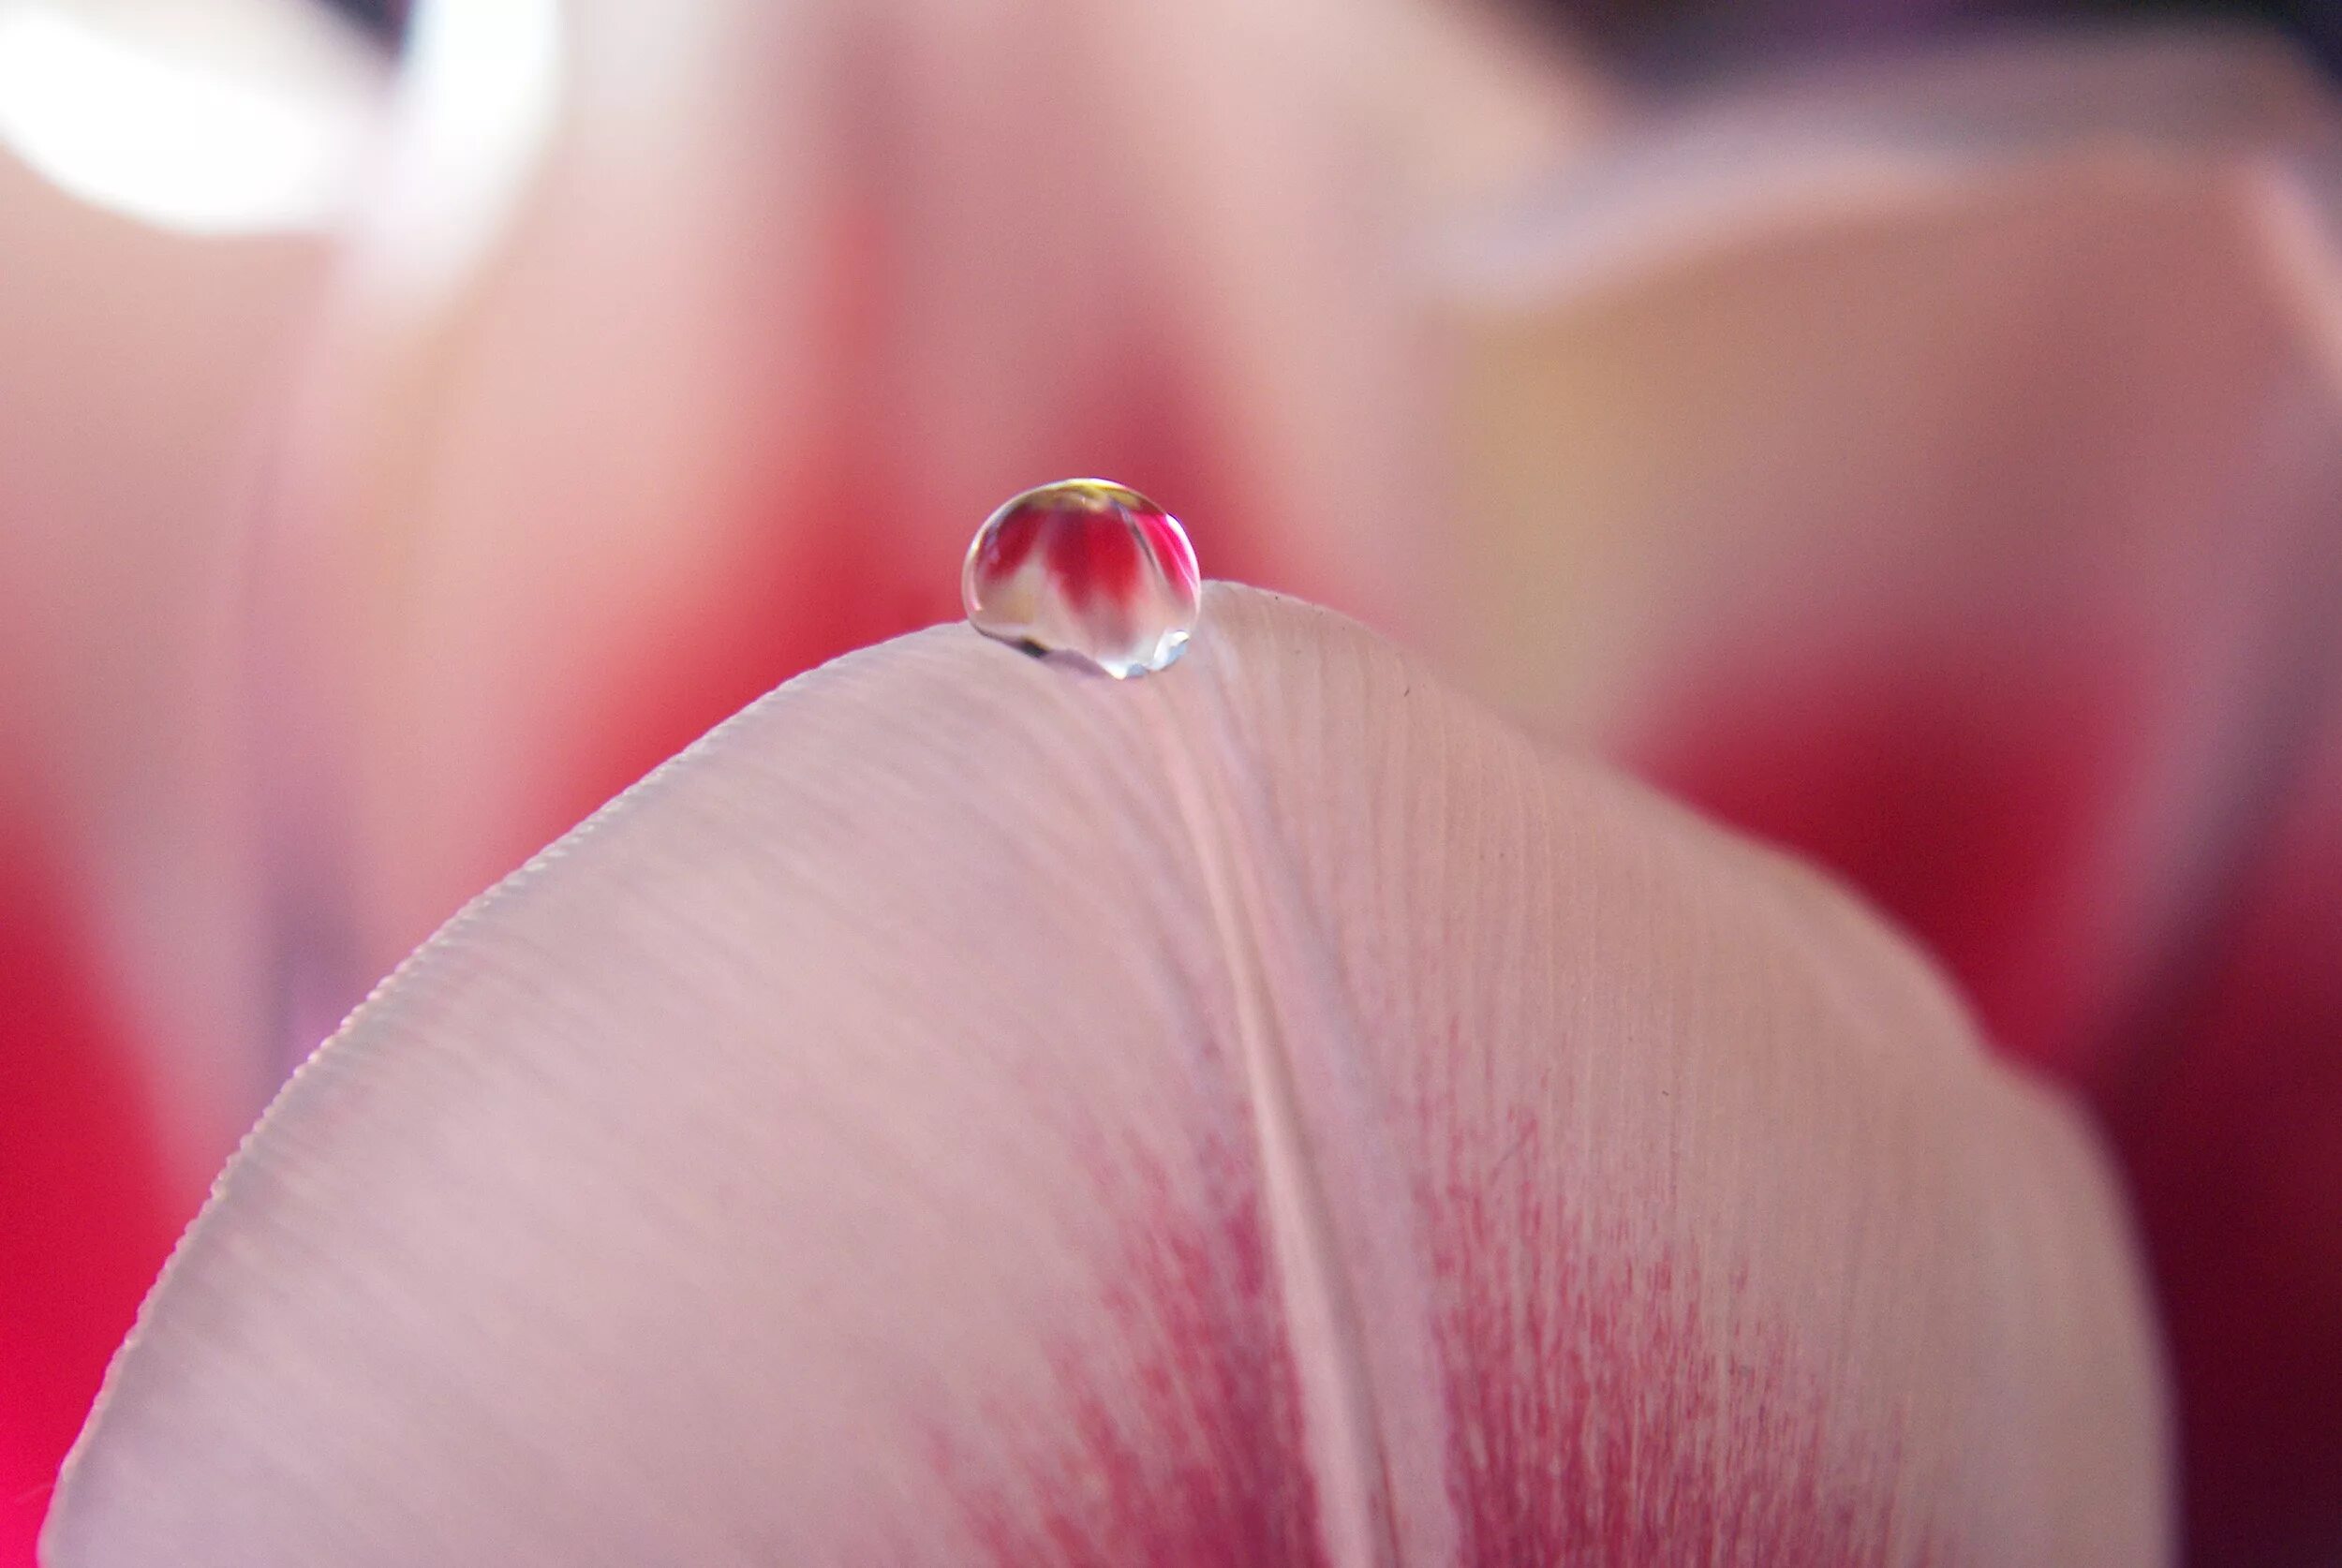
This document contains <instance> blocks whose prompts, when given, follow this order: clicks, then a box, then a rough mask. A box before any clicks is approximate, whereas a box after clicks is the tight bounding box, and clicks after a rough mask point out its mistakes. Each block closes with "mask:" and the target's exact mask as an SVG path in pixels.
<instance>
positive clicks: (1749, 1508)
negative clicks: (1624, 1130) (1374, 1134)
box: [1427, 1114, 1948, 1568]
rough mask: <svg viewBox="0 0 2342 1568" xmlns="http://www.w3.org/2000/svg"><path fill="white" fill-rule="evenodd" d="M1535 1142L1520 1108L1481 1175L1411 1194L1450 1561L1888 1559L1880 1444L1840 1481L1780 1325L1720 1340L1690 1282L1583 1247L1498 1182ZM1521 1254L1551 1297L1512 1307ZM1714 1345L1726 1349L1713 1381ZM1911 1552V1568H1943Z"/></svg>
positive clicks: (1522, 1192)
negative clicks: (1427, 1261) (1454, 1522)
mask: <svg viewBox="0 0 2342 1568" xmlns="http://www.w3.org/2000/svg"><path fill="white" fill-rule="evenodd" d="M1542 1136H1543V1135H1542V1132H1541V1130H1540V1128H1539V1127H1538V1125H1537V1123H1536V1121H1535V1120H1534V1117H1529V1116H1527V1115H1526V1114H1523V1115H1522V1116H1521V1117H1519V1118H1518V1119H1517V1124H1516V1126H1515V1128H1514V1129H1512V1130H1511V1137H1510V1140H1509V1143H1508V1147H1507V1151H1506V1153H1505V1157H1504V1159H1503V1160H1502V1161H1501V1163H1500V1164H1499V1166H1498V1167H1497V1169H1496V1170H1495V1171H1494V1172H1493V1173H1491V1172H1490V1171H1489V1170H1488V1169H1487V1168H1485V1161H1484V1160H1483V1159H1482V1158H1481V1157H1482V1156H1484V1155H1485V1152H1486V1151H1484V1150H1482V1151H1475V1155H1474V1156H1473V1159H1472V1167H1471V1169H1470V1170H1468V1171H1461V1172H1459V1173H1458V1174H1457V1175H1456V1176H1454V1177H1453V1178H1452V1179H1451V1180H1450V1182H1449V1184H1448V1185H1447V1187H1446V1188H1445V1191H1435V1192H1432V1193H1430V1194H1429V1195H1428V1197H1427V1202H1428V1204H1429V1205H1430V1207H1431V1209H1432V1211H1433V1212H1434V1214H1435V1215H1437V1216H1438V1221H1437V1223H1436V1224H1435V1226H1433V1227H1432V1228H1431V1229H1430V1234H1431V1235H1434V1236H1436V1237H1437V1238H1438V1240H1437V1242H1436V1247H1437V1255H1436V1257H1435V1263H1436V1265H1437V1268H1438V1273H1439V1277H1440V1278H1441V1279H1442V1280H1444V1281H1445V1284H1446V1287H1447V1288H1446V1290H1445V1292H1444V1293H1443V1294H1444V1295H1445V1299H1447V1300H1448V1301H1450V1302H1452V1303H1454V1307H1453V1309H1452V1314H1451V1316H1450V1318H1449V1319H1448V1321H1447V1322H1446V1324H1445V1328H1444V1332H1443V1346H1442V1351H1443V1356H1444V1359H1445V1363H1446V1366H1447V1371H1448V1378H1449V1387H1448V1397H1449V1400H1450V1406H1451V1417H1452V1419H1453V1422H1454V1429H1455V1431H1456V1433H1457V1434H1458V1442H1457V1449H1456V1452H1455V1453H1454V1454H1453V1455H1452V1456H1450V1460H1449V1463H1450V1466H1451V1473H1452V1476H1453V1481H1452V1485H1453V1487H1454V1490H1455V1493H1456V1495H1457V1498H1458V1501H1459V1504H1460V1509H1459V1511H1460V1515H1461V1516H1462V1519H1463V1522H1464V1525H1465V1528H1466V1530H1467V1531H1468V1537H1467V1544H1466V1547H1465V1550H1464V1551H1463V1553H1462V1561H1465V1562H1469V1563H1475V1564H1476V1563H1491V1564H1493V1563H1507V1564H1509V1563H1578V1562H1584V1563H1600V1564H1602V1565H1603V1568H1674V1565H1676V1564H1681V1563H1686V1562H1747V1563H1792V1562H1794V1563H1800V1564H1806V1565H1810V1568H1857V1565H1864V1564H1871V1563H1876V1562H1880V1561H1886V1560H1887V1552H1888V1549H1889V1542H1890V1539H1891V1536H1890V1531H1892V1530H1893V1529H1894V1528H1895V1527H1896V1523H1897V1521H1896V1520H1895V1517H1894V1509H1895V1501H1894V1498H1893V1496H1892V1485H1893V1479H1894V1477H1895V1476H1896V1474H1897V1472H1898V1469H1899V1465H1898V1463H1897V1461H1896V1458H1895V1454H1896V1451H1897V1449H1898V1447H1899V1441H1900V1440H1899V1435H1898V1434H1896V1433H1893V1432H1879V1433H1866V1434H1863V1435H1862V1442H1861V1443H1860V1449H1859V1451H1860V1454H1861V1456H1862V1458H1863V1460H1864V1461H1865V1462H1866V1463H1867V1465H1868V1467H1869V1468H1868V1471H1867V1473H1866V1474H1864V1475H1860V1476H1853V1475H1848V1474H1845V1473H1844V1468H1845V1467H1844V1463H1843V1459H1842V1457H1834V1456H1837V1455H1841V1454H1842V1453H1843V1450H1842V1449H1833V1442H1834V1440H1836V1439H1837V1438H1838V1437H1839V1436H1840V1435H1841V1434H1838V1433H1836V1432H1834V1431H1833V1429H1832V1419H1831V1410H1830V1407H1829V1404H1828V1401H1827V1399H1826V1398H1825V1397H1824V1393H1823V1386H1822V1383H1821V1382H1820V1380H1819V1379H1818V1378H1816V1377H1814V1376H1812V1375H1809V1374H1807V1373H1805V1372H1803V1371H1801V1369H1800V1367H1799V1363H1798V1361H1797V1358H1796V1356H1795V1354H1793V1350H1792V1346H1793V1344H1794V1342H1795V1339H1794V1336H1793V1334H1792V1332H1791V1325H1787V1324H1760V1325H1756V1326H1755V1327H1753V1328H1752V1327H1751V1326H1749V1325H1742V1326H1741V1328H1740V1331H1739V1333H1738V1334H1737V1335H1735V1336H1734V1337H1733V1338H1732V1339H1731V1340H1729V1341H1727V1340H1725V1339H1723V1338H1722V1337H1721V1336H1719V1335H1718V1334H1717V1333H1716V1332H1715V1327H1714V1325H1712V1324H1711V1323H1710V1321H1709V1320H1708V1317H1707V1314H1706V1313H1705V1312H1704V1311H1703V1309H1702V1308H1701V1306H1700V1303H1701V1301H1702V1300H1703V1299H1706V1298H1707V1295H1708V1292H1707V1290H1706V1288H1705V1287H1704V1286H1703V1285H1702V1284H1701V1283H1700V1282H1699V1280H1698V1279H1697V1275H1698V1272H1699V1271H1698V1269H1697V1266H1695V1265H1690V1264H1687V1263H1686V1262H1684V1261H1682V1260H1680V1259H1671V1258H1668V1257H1666V1256H1664V1255H1662V1256H1658V1257H1648V1256H1646V1257H1644V1258H1642V1259H1641V1260H1639V1261H1638V1253H1637V1250H1636V1243H1634V1242H1633V1241H1632V1240H1631V1239H1630V1238H1629V1237H1628V1236H1627V1235H1625V1234H1623V1230H1619V1231H1614V1230H1610V1229H1608V1228H1605V1227H1602V1226H1596V1227H1595V1228H1594V1229H1593V1233H1592V1236H1591V1239H1590V1240H1589V1239H1587V1233H1586V1232H1585V1231H1584V1230H1582V1229H1581V1228H1580V1226H1579V1224H1578V1223H1576V1222H1574V1220H1572V1218H1571V1217H1570V1216H1569V1214H1568V1212H1567V1208H1566V1203H1565V1200H1564V1198H1562V1197H1561V1196H1560V1195H1558V1194H1555V1193H1553V1192H1550V1191H1538V1190H1535V1187H1534V1182H1532V1183H1522V1182H1520V1181H1519V1180H1518V1179H1516V1180H1515V1181H1514V1182H1512V1183H1510V1184H1507V1183H1505V1181H1504V1180H1503V1179H1502V1178H1503V1176H1504V1175H1505V1172H1506V1171H1515V1172H1524V1173H1526V1172H1549V1171H1551V1170H1552V1169H1553V1166H1552V1164H1551V1163H1550V1162H1549V1158H1548V1157H1547V1156H1546V1155H1545V1153H1544V1152H1543V1150H1542V1149H1541V1147H1540V1144H1541V1142H1542ZM1635 1229H1636V1230H1637V1231H1638V1232H1640V1233H1644V1234H1647V1228H1646V1227H1643V1226H1639V1225H1638V1226H1637V1227H1635ZM1646 1250H1647V1249H1646ZM1524 1255H1525V1256H1529V1257H1534V1258H1547V1259H1556V1260H1560V1261H1561V1262H1562V1264H1563V1267H1562V1268H1561V1271H1560V1273H1561V1284H1560V1288H1558V1289H1542V1288H1534V1287H1533V1288H1530V1289H1527V1290H1525V1291H1524V1290H1523V1289H1522V1288H1521V1278H1522V1276H1521V1269H1520V1264H1521V1259H1522V1258H1523V1256H1524ZM1722 1294H1723V1295H1724V1298H1725V1299H1727V1300H1729V1299H1732V1298H1733V1297H1734V1296H1735V1295H1737V1294H1740V1293H1737V1292H1725V1293H1722ZM1727 1342H1729V1343H1734V1344H1737V1345H1739V1346H1741V1347H1742V1349H1741V1350H1740V1351H1739V1353H1738V1354H1737V1355H1736V1356H1735V1358H1734V1360H1733V1361H1732V1363H1731V1364H1730V1365H1729V1366H1727V1367H1724V1368H1719V1367H1718V1365H1717V1363H1716V1360H1715V1357H1716V1354H1717V1352H1718V1348H1719V1346H1720V1345H1721V1344H1724V1343H1727ZM1751 1347H1753V1348H1751ZM1720 1440H1732V1441H1728V1442H1727V1441H1720ZM1720 1456H1722V1457H1728V1460H1729V1462H1728V1463H1720V1462H1719V1459H1720ZM1904 1528H1905V1529H1906V1530H1908V1529H1910V1528H1911V1527H1910V1525H1909V1523H1908V1522H1905V1527H1904ZM1927 1539H1928V1540H1929V1541H1930V1542H1931V1544H1929V1545H1926V1546H1923V1547H1922V1549H1921V1550H1920V1555H1919V1557H1918V1559H1917V1561H1920V1562H1923V1563H1927V1562H1935V1561H1943V1560H1944V1559H1945V1558H1946V1557H1947V1556H1948V1554H1947V1553H1946V1552H1945V1551H1944V1549H1943V1548H1942V1547H1940V1546H1934V1545H1933V1544H1932V1539H1933V1538H1932V1537H1927Z"/></svg>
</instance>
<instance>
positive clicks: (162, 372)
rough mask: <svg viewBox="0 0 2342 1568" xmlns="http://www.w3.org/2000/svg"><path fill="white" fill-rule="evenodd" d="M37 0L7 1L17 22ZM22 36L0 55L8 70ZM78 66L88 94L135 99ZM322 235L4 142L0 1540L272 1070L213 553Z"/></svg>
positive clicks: (311, 278)
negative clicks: (107, 179)
mask: <svg viewBox="0 0 2342 1568" xmlns="http://www.w3.org/2000/svg"><path fill="white" fill-rule="evenodd" d="M53 9H55V7H12V8H9V9H8V17H9V19H10V22H9V25H10V26H15V25H17V24H18V23H22V22H25V21H26V19H28V18H34V17H37V16H43V15H46V14H47V13H48V12H49V11H51V10H53ZM169 9H170V11H171V13H172V18H173V19H175V20H177V21H179V22H184V21H185V20H186V19H187V17H188V16H189V15H191V14H192V11H193V9H195V8H194V7H169ZM117 20H119V18H117ZM158 20H162V19H158ZM22 37H23V35H22V33H21V32H17V33H12V34H10V36H9V38H10V40H11V41H7V42H5V43H0V48H6V49H14V48H16V47H18V45H19V44H21V42H22ZM214 41H215V42H216V41H218V40H216V39H215V40H214ZM26 64H27V62H26V60H25V57H23V56H22V55H21V54H20V55H14V56H12V58H11V63H10V64H9V66H8V67H7V68H6V69H0V78H6V80H0V96H6V95H7V93H9V92H11V91H12V90H13V87H14V84H16V83H17V82H18V81H19V79H18V78H17V77H14V76H11V75H10V74H9V73H10V72H12V71H17V70H20V69H22V68H23V67H25V66H26ZM35 64H37V62H35ZM52 85H54V84H53V83H52ZM67 85H68V86H70V87H71V88H72V91H73V94H74V95H75V96H74V101H73V102H72V103H71V104H70V105H68V106H66V107H69V108H70V109H71V110H72V111H73V112H74V113H75V114H77V115H81V116H82V117H84V118H85V119H92V120H96V119H103V118H104V117H105V116H107V115H108V114H109V113H120V114H131V113H134V112H135V111H136V109H135V106H126V105H124V104H122V103H120V102H118V101H113V100H110V99H108V98H107V97H105V96H103V95H101V94H97V93H96V92H94V91H93V84H92V83H89V82H79V83H68V84H67ZM46 106H47V107H50V108H55V107H59V105H58V102H57V101H56V100H53V99H52V100H48V101H47V105H46ZM24 107H25V106H24V105H22V103H18V102H13V101H12V102H10V103H9V104H8V105H7V106H5V108H6V112H5V113H0V118H7V119H8V121H9V124H10V125H12V126H13V125H16V124H18V123H20V121H21V115H19V114H17V112H16V111H21V110H22V109H23V108H24ZM5 140H6V138H5V136H0V141H5ZM218 172H223V173H225V172H230V171H218ZM321 248H322V247H321V245H320V244H319V241H318V240H317V238H316V237H315V236H314V235H311V236H305V237H304V236H299V235H276V236H273V237H265V238H262V237H243V238H224V237H219V238H207V239H196V238H191V237H189V236H187V235H185V234H184V233H174V232H170V231H167V230H164V229H156V228H151V227H148V226H146V225H144V224H142V223H139V222H134V221H130V220H128V219H126V218H125V217H123V216H120V215H117V214H114V213H111V212H107V211H103V210H99V209H97V208H95V207H92V206H90V205H87V204H85V203H84V202H82V201H81V200H76V199H74V198H73V197H71V196H69V195H68V194H67V193H66V192H65V191H63V190H61V189H60V188H58V187H57V186H56V185H52V184H51V183H49V182H48V181H46V180H44V179H42V178H40V177H39V176H38V175H37V173H36V172H35V171H34V170H33V169H31V168H30V167H28V166H26V165H25V164H23V163H22V162H21V161H19V160H18V159H17V158H16V157H15V156H14V155H12V154H11V153H10V152H8V151H7V148H6V147H5V146H0V258H5V273H6V280H7V281H6V287H5V288H0V1562H5V1563H7V1564H9V1565H10V1568H15V1565H19V1564H23V1563H27V1562H29V1561H31V1559H32V1536H33V1531H34V1530H35V1528H36V1526H37V1523H38V1521H39V1518H40V1516H41V1514H42V1512H43V1511H44V1509H45V1507H46V1504H47V1496H48V1489H49V1483H50V1480H51V1478H52V1476H53V1475H54V1473H55V1471H56V1466H57V1464H58V1462H59V1461H60V1460H61V1459H62V1458H63V1457H64V1455H65V1450H66V1447H67V1444H68V1443H69V1442H71V1440H72V1437H73V1434H74V1432H75V1431H76V1430H77V1429H78V1428H79V1427H80V1425H81V1423H82V1418H83V1416H84V1415H85V1414H86V1413H87V1410H88V1407H89V1402H90V1400H91V1398H93V1397H94V1396H95V1395H96V1390H97V1384H98V1378H99V1375H100V1374H101V1373H102V1371H103V1370H104V1367H105V1362H106V1358H107V1356H108V1354H110V1352H111V1346H112V1344H113V1343H114V1342H115V1341H116V1340H117V1339H119V1337H120V1334H121V1332H122V1330H123V1329H124V1328H125V1327H126V1325H127V1324H128V1323H129V1321H130V1317H131V1314H132V1313H133V1311H134V1310H135V1309H136V1307H137V1304H138V1301H139V1298H140V1296H141V1294H143V1293H144V1291H145V1290H146V1288H147V1286H148V1284H149V1283H150V1282H151V1281H152V1280H153V1278H154V1274H155V1271H156V1269H157V1268H158V1267H160V1266H161V1264H162V1261H163V1258H164V1256H165V1254H166V1252H167V1251H168V1250H169V1247H170V1238H171V1236H172V1235H174V1234H176V1232H177V1231H178V1230H179V1228H180V1227H181V1226H182V1225H183V1224H184V1223H185V1220H186V1219H187V1217H189V1216H190V1215H192V1214H193V1213H194V1212H195V1210H196V1208H197V1206H198V1205H199V1204H200V1202H201V1200H202V1197H203V1193H204V1191H205V1188H206V1186H207V1184H208V1183H209V1180H210V1178H211V1176H212V1173H213V1172H214V1171H215V1169H216V1168H217V1166H218V1163H219V1161H221V1160H222V1159H223V1158H225V1157H226V1155H227V1153H228V1152H229V1150H230V1148H231V1147H232V1146H234V1143H235V1140H236V1138H237V1137H238V1136H239V1135H240V1134H241V1133H242V1132H243V1131H244V1130H245V1127H247V1126H248V1125H249V1124H250V1121H251V1118H252V1117H253V1116H254V1115H256V1114H257V1113H258V1111H259V1108H260V1106H261V1105H263V1104H264V1103H265V1102H266V1101H267V1099H268V1096H269V1095H270V1094H271V1093H272V1092H273V1091H274V1087H275V1086H276V1084H277V1082H278V1080H279V1075H280V1073H279V1067H280V1064H279V1063H278V1062H277V1061H274V1060H271V1059H269V1058H267V1057H266V1055H265V1054H264V1053H263V1052H262V1051H259V1050H257V1049H256V1048H255V1047H256V1043H259V1042H262V1041H264V1040H265V1039H266V1038H267V1034H268V1030H267V1028H266V1027H265V1025H264V1023H263V1020H264V1019H265V1018H266V1017H267V1014H268V1009H269V1002H268V998H267V996H266V995H265V990H266V986H267V984H268V982H269V979H270V977H269V976H267V975H265V974H263V973H260V972H258V971H259V966H258V964H257V961H256V956H255V955H256V954H257V952H258V947H259V944H258V942H257V941H256V939H255V927H256V926H257V925H258V924H259V921H258V911H257V909H256V905H257V901H258V896H259V890H258V888H257V887H256V885H255V884H256V879H255V877H254V875H253V873H254V869H255V868H254V867H253V866H252V865H251V864H250V863H249V860H248V858H247V852H248V849H249V844H250V838H249V835H248V832H247V821H246V819H245V815H244V812H243V809H242V805H241V803H242V793H241V791H242V790H243V788H244V786H245V779H244V778H243V777H241V775H240V773H239V771H238V762H237V753H238V748H239V745H240V737H239V734H238V724H239V721H240V719H241V717H242V715H241V714H240V712H239V711H238V709H237V707H236V705H235V703H234V702H233V700H232V689H233V687H234V685H235V674H236V672H235V670H234V660H233V658H232V654H231V645H232V643H233V642H234V641H235V630H234V628H235V623H236V618H237V615H238V614H239V609H240V606H239V603H238V601H237V599H236V596H235V594H234V593H233V591H232V568H233V565H234V563H235V561H236V559H237V557H238V556H239V555H240V554H241V548H242V542H243V539H244V534H243V530H242V527H241V524H242V521H243V516H244V506H245V502H246V501H247V500H248V495H249V493H248V482H249V470H250V468H251V466H253V464H254V463H255V461H256V460H257V458H258V456H259V452H260V451H262V450H263V447H264V442H263V441H262V439H261V430H262V424H263V420H262V410H263V409H266V408H272V407H274V405H275V404H276V403H277V402H278V400H280V399H281V397H282V388H281V385H280V384H279V383H280V379H281V374H282V371H283V368H284V362H285V360H286V357H287V354H288V351H289V345H290V340H291V336H292V327H293V322H294V321H295V320H296V319H297V318H299V317H300V316H302V314H303V313H304V311H305V310H306V309H307V308H309V306H310V305H311V303H313V302H314V300H315V298H316V293H317V286H318V284H319V278H320V274H321V265H320V263H321V259H322V257H321Z"/></svg>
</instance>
